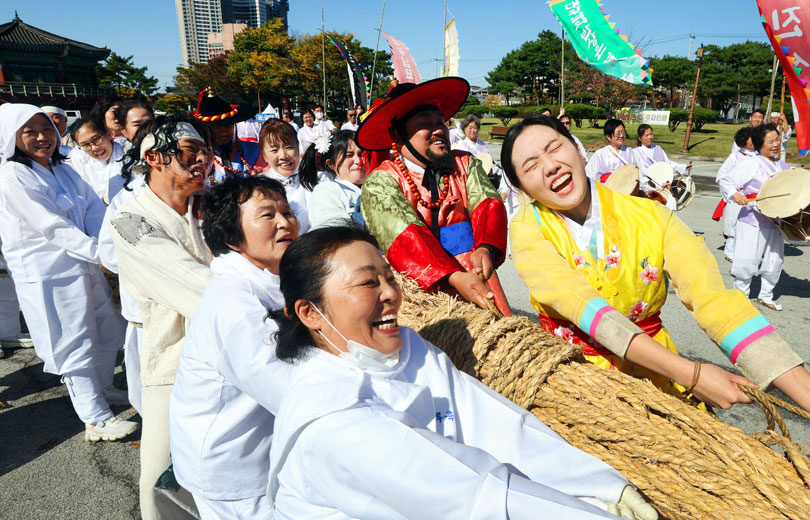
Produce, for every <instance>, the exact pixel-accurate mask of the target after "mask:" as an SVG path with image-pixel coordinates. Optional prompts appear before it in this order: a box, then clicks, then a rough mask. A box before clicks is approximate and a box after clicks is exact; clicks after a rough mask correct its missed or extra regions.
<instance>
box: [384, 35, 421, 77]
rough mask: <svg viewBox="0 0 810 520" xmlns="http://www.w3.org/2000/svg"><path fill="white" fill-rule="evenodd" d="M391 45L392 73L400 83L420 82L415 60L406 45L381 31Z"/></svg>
mask: <svg viewBox="0 0 810 520" xmlns="http://www.w3.org/2000/svg"><path fill="white" fill-rule="evenodd" d="M383 34H384V35H385V39H386V40H388V45H390V46H391V61H392V62H393V63H394V75H395V76H396V77H397V81H399V82H400V83H421V82H422V78H420V77H419V70H418V69H417V68H416V62H415V61H413V58H412V57H411V51H409V50H408V46H407V45H405V44H404V43H402V42H401V41H399V40H397V39H396V38H394V37H393V36H391V35H390V34H387V33H383Z"/></svg>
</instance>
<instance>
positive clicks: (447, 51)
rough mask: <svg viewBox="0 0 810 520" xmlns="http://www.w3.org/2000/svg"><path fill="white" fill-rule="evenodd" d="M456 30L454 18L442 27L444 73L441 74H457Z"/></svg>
mask: <svg viewBox="0 0 810 520" xmlns="http://www.w3.org/2000/svg"><path fill="white" fill-rule="evenodd" d="M459 57H460V55H459V52H458V30H457V29H456V19H455V18H453V19H452V20H450V23H448V24H447V26H446V27H445V28H444V63H445V65H444V71H443V72H444V73H443V74H442V75H443V76H458V61H459Z"/></svg>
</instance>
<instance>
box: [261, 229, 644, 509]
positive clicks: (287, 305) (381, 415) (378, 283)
mask: <svg viewBox="0 0 810 520" xmlns="http://www.w3.org/2000/svg"><path fill="white" fill-rule="evenodd" d="M378 249H379V246H378V245H377V242H376V240H374V238H373V237H372V236H371V235H369V234H368V233H366V232H364V231H360V230H358V229H357V228H353V227H346V226H336V227H325V228H320V229H315V230H314V231H310V232H309V233H308V234H306V235H303V236H302V237H301V238H299V239H298V240H296V241H295V242H293V244H292V245H291V246H290V247H289V248H288V249H287V251H286V252H285V253H284V256H283V257H282V259H281V266H280V272H279V276H280V279H281V292H282V294H283V296H284V310H283V311H281V312H276V313H273V316H274V318H275V319H276V321H277V322H279V332H278V333H277V336H276V342H277V345H278V349H277V355H278V357H279V359H281V360H282V361H286V362H288V363H291V364H293V366H292V367H291V372H290V382H289V385H288V386H287V388H286V393H285V394H284V397H283V400H282V403H281V408H280V410H279V412H278V415H277V416H276V425H275V429H274V433H273V446H272V447H271V449H270V478H269V480H270V482H269V487H268V493H267V496H268V498H269V499H270V502H271V503H272V504H273V507H274V511H273V518H274V519H276V520H283V519H293V518H296V519H297V518H330V519H335V520H339V519H349V518H366V519H370V518H399V519H406V518H408V519H422V518H443V519H448V520H452V519H462V518H464V519H475V518H481V519H483V518H492V519H496V518H503V519H506V518H513V519H517V518H569V519H581V520H584V519H595V518H615V517H613V516H612V515H610V514H608V513H606V512H605V511H604V510H600V509H599V508H598V507H594V505H593V504H596V505H599V506H601V507H602V508H603V509H608V510H611V511H618V507H617V502H618V506H626V507H627V509H628V510H632V511H633V513H634V514H635V515H636V516H634V517H632V518H639V519H643V520H654V519H655V518H657V514H656V513H655V511H654V510H653V509H652V508H651V507H650V506H649V505H648V504H646V503H645V502H644V499H642V498H641V496H640V495H639V494H638V492H637V491H635V489H634V488H632V487H631V486H629V485H628V483H627V481H626V480H625V479H624V477H622V476H621V475H620V474H619V473H618V472H616V470H614V469H613V468H611V467H610V466H608V465H606V464H604V463H603V462H601V461H599V460H598V459H596V458H594V457H591V456H590V455H587V454H586V453H583V452H581V451H579V450H578V449H576V448H574V447H573V446H571V445H570V444H568V443H567V442H565V441H564V440H563V439H562V438H560V437H559V436H558V435H556V434H555V433H554V432H553V431H551V430H550V429H549V428H548V427H547V426H546V425H544V424H543V423H542V422H540V421H539V420H538V419H537V418H536V417H535V416H533V415H531V414H529V413H528V412H526V410H523V409H522V408H520V407H518V406H517V405H515V404H513V403H511V402H510V401H508V400H506V399H504V398H503V397H501V396H500V395H498V394H496V393H495V392H493V391H492V390H490V389H489V388H487V387H485V386H484V385H483V384H481V383H480V382H478V381H477V380H475V379H473V378H472V377H470V376H468V375H467V374H463V373H461V372H459V371H458V370H457V369H456V367H455V366H453V364H452V362H451V361H450V359H449V358H448V357H447V356H446V355H445V354H444V353H442V352H441V351H440V350H439V349H437V348H436V347H434V346H433V345H431V344H430V343H428V342H427V341H425V340H424V339H422V338H421V337H419V335H418V334H417V333H416V332H415V331H413V330H411V329H408V328H405V327H399V326H398V325H397V311H398V310H399V306H400V304H401V302H402V297H401V293H400V290H399V287H398V286H397V283H396V280H395V278H394V274H393V272H392V271H391V267H390V266H389V265H388V263H387V262H386V261H385V259H384V257H383V256H382V255H380V253H379V251H378ZM580 499H582V500H580ZM586 502H588V503H586Z"/></svg>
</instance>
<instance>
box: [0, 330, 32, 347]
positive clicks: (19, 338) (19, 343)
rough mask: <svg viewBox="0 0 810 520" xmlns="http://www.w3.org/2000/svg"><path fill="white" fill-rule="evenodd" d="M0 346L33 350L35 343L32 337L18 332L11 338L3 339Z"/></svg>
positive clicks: (0, 340)
mask: <svg viewBox="0 0 810 520" xmlns="http://www.w3.org/2000/svg"><path fill="white" fill-rule="evenodd" d="M0 345H2V346H4V347H11V348H31V347H33V346H34V342H33V341H31V335H30V334H28V333H25V332H18V333H17V334H16V335H14V336H12V337H10V338H1V339H0Z"/></svg>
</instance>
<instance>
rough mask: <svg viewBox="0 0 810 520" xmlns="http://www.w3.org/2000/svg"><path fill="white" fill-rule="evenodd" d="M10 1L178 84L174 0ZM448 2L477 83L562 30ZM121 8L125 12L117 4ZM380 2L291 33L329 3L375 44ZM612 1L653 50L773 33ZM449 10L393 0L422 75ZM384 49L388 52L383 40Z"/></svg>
mask: <svg viewBox="0 0 810 520" xmlns="http://www.w3.org/2000/svg"><path fill="white" fill-rule="evenodd" d="M2 4H3V5H2V6H1V7H0V23H5V22H8V21H11V20H12V18H13V17H14V10H15V9H16V10H17V11H18V12H19V15H20V18H22V20H23V21H25V22H26V23H29V24H31V25H34V26H36V27H39V28H41V29H44V30H47V31H50V32H53V33H56V34H59V35H61V36H66V37H68V38H72V39H76V40H79V41H83V42H86V43H90V44H93V45H97V46H99V47H103V46H107V47H108V48H110V49H111V50H113V51H115V52H116V53H118V54H121V55H123V56H130V55H133V56H134V61H135V64H136V65H138V66H140V67H143V66H147V67H148V68H149V72H150V73H151V74H152V75H153V76H156V77H157V78H158V79H159V80H160V84H161V86H165V85H171V84H172V77H173V75H174V73H175V69H176V67H177V66H178V65H180V63H181V59H180V43H179V38H178V35H177V16H176V13H175V8H174V2H173V1H172V0H141V1H139V2H120V1H116V2H110V1H105V2H102V1H100V0H69V1H67V2H65V1H64V0H59V1H57V0H33V1H29V2H19V1H18V2H12V1H11V0H4V1H3V2H2ZM15 4H16V5H15ZM447 4H448V9H449V11H450V13H451V14H452V15H454V16H455V18H456V25H457V27H458V32H459V42H460V51H461V65H460V68H461V70H460V75H461V76H464V77H465V78H467V79H468V80H469V81H470V83H472V84H474V85H483V84H485V83H486V80H485V79H484V78H485V76H486V74H487V72H489V71H490V70H492V69H493V68H494V67H495V66H496V65H497V64H498V62H499V61H500V59H501V58H502V57H503V56H504V55H505V54H506V53H507V52H509V51H510V50H512V49H515V48H517V47H519V46H520V45H521V44H522V43H523V42H525V41H527V40H530V39H534V38H535V37H536V36H537V34H538V33H539V32H540V31H543V30H545V29H549V30H552V31H559V30H560V26H559V24H558V23H557V21H556V19H555V18H554V16H553V14H552V13H551V10H550V9H549V7H548V5H547V4H546V3H545V2H543V1H537V0H535V1H531V0H500V1H499V0H495V1H480V0H468V1H467V2H461V1H459V0H448V2H447ZM639 5H644V9H643V10H639V9H637V7H636V6H639ZM118 6H120V7H121V10H120V11H119V10H117V9H116V8H117V7H118ZM381 7H382V0H356V1H350V0H290V13H289V22H290V32H291V33H293V34H306V33H315V32H318V31H319V30H320V26H321V8H323V9H324V15H325V19H326V30H327V31H329V30H335V31H342V32H352V33H354V35H355V36H356V37H357V38H358V39H360V40H361V41H362V42H363V44H364V45H366V46H368V47H372V48H373V47H374V45H375V43H376V38H377V32H376V30H375V29H376V28H377V26H378V24H379V22H380V9H381ZM604 8H605V10H606V11H607V12H608V13H610V14H611V19H610V20H611V21H612V22H616V24H617V25H616V26H617V27H618V28H620V29H621V30H622V32H623V33H627V34H628V35H629V36H630V38H631V41H637V42H638V41H641V42H642V43H646V45H644V46H643V47H642V50H643V51H644V52H645V56H647V55H650V56H656V55H658V56H663V55H665V54H671V55H679V56H685V55H686V54H687V52H688V50H689V38H688V35H689V33H690V32H693V33H695V34H696V40H695V45H694V48H697V47H698V45H699V44H700V43H701V42H703V43H706V44H717V45H728V44H730V43H735V42H742V41H745V40H746V39H751V40H757V41H765V33H764V31H763V29H762V25H761V24H760V22H759V13H758V11H757V6H756V2H755V1H754V0H699V1H698V0H681V1H678V2H658V1H646V2H629V1H626V0H621V1H620V0H605V1H604ZM443 16H444V1H443V0H388V1H387V2H386V5H385V19H384V21H383V31H385V32H387V33H389V34H392V35H394V36H396V37H397V38H399V39H400V40H402V41H403V42H405V44H406V45H408V47H409V48H410V50H411V54H412V55H413V57H414V60H415V61H416V63H417V65H418V67H419V72H420V74H421V75H422V79H430V78H432V77H434V74H435V70H436V67H435V62H434V61H432V60H434V59H436V58H439V59H441V57H442V49H441V46H442V29H443ZM449 16H450V15H448V19H449ZM380 48H381V49H384V50H389V49H388V47H387V45H386V43H385V40H384V39H382V41H381V42H380ZM328 51H329V49H327V52H328ZM654 78H655V75H654V74H653V79H654Z"/></svg>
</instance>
